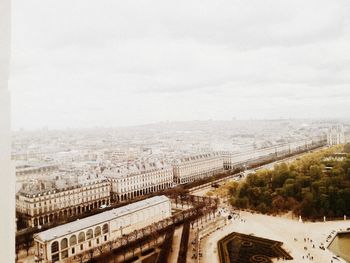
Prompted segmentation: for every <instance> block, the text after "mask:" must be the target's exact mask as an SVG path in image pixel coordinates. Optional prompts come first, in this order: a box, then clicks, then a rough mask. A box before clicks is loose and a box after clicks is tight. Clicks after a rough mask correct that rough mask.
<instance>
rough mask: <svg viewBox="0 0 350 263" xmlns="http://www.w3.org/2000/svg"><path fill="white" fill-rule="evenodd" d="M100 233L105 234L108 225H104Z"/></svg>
mask: <svg viewBox="0 0 350 263" xmlns="http://www.w3.org/2000/svg"><path fill="white" fill-rule="evenodd" d="M102 233H103V234H107V233H108V224H104V225H103V227H102Z"/></svg>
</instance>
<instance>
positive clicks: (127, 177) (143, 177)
mask: <svg viewBox="0 0 350 263" xmlns="http://www.w3.org/2000/svg"><path fill="white" fill-rule="evenodd" d="M102 175H103V176H104V177H106V178H107V179H108V180H109V181H110V182H111V198H112V199H113V200H115V201H117V202H119V201H124V200H128V199H133V198H134V197H137V196H141V195H145V194H149V193H152V192H157V191H160V190H164V189H167V188H170V187H172V185H173V169H172V166H171V165H170V164H168V163H166V162H164V161H160V160H156V161H135V162H131V163H124V164H120V165H117V166H113V167H110V168H107V169H105V170H104V171H103V173H102Z"/></svg>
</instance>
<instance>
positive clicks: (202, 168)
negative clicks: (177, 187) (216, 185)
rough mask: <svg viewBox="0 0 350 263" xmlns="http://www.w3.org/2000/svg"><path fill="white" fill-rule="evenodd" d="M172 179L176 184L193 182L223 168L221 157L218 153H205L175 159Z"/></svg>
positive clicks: (219, 171)
mask: <svg viewBox="0 0 350 263" xmlns="http://www.w3.org/2000/svg"><path fill="white" fill-rule="evenodd" d="M172 165H173V171H174V180H175V182H176V183H178V184H185V183H189V182H193V181H195V180H198V179H202V178H205V177H209V176H212V175H215V174H218V173H221V172H222V171H223V170H224V163H223V158H222V156H220V155H219V154H218V153H206V154H198V155H192V156H188V157H183V158H179V159H175V160H174V161H173V164H172Z"/></svg>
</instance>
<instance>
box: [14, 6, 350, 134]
mask: <svg viewBox="0 0 350 263" xmlns="http://www.w3.org/2000/svg"><path fill="white" fill-rule="evenodd" d="M349 11H350V5H349V3H348V1H345V0H344V1H341V0H336V1H334V0H329V1H328V0H312V1H302V0H295V1H286V0H268V1H259V0H252V1H243V0H240V1H237V0H235V1H199V0H196V1H176V2H168V1H160V0H157V1H145V0H143V1H111V0H103V1H99V2H96V1H90V0H84V1H83V0H76V1H68V0H62V1H53V0H47V1H44V2H43V1H39V0H25V1H24V0H15V1H14V2H13V19H12V20H13V32H12V34H13V41H12V43H13V48H12V69H11V83H10V87H11V90H12V92H13V113H14V126H15V127H21V126H28V127H29V126H30V127H38V126H42V125H46V124H50V125H51V126H57V127H65V126H67V125H68V126H69V125H78V124H79V123H81V125H89V123H90V122H94V123H101V124H105V125H118V124H122V125H126V124H133V123H136V124H137V123H139V122H140V123H147V122H150V121H157V120H175V119H176V120H178V119H181V118H186V119H200V118H204V119H207V118H209V117H210V118H213V119H221V118H222V117H223V116H225V117H227V118H231V117H230V116H231V113H232V112H233V111H234V112H235V114H234V115H235V116H242V117H251V116H255V112H256V111H260V115H259V116H264V117H269V116H275V115H276V114H275V113H274V112H276V110H277V111H278V112H279V113H280V114H282V115H283V116H298V117H303V116H304V117H305V116H308V115H309V111H310V107H311V106H312V107H313V108H322V109H325V108H327V109H329V113H327V114H334V115H337V114H338V115H339V114H341V113H339V112H340V110H341V111H349V110H350V105H346V103H345V102H344V101H346V100H349V99H350V94H349V89H348V86H349V83H350V74H349V73H350V72H349V71H350V62H349V61H350V23H349V22H350V18H349V17H348V15H347V14H349ZM259 99H260V100H261V99H263V100H264V102H265V103H267V104H268V105H269V106H262V104H261V102H260V101H259ZM230 101H233V102H234V103H236V104H235V105H234V106H233V105H231V104H230ZM278 101H280V103H279V102H278ZM301 102H303V103H304V104H300V103H301ZM327 103H328V104H327ZM179 105H181V108H179ZM257 105H259V106H258V107H257ZM310 105H311V106H310ZM327 105H332V107H330V106H329V107H328V106H327ZM334 105H336V107H334ZM296 106H297V107H296ZM157 107H158V108H160V109H161V111H162V112H159V109H158V108H157ZM126 108H127V109H128V110H127V111H126V110H125V109H126ZM281 108H282V109H281ZM250 110H251V111H250ZM312 112H313V113H312ZM319 113H320V111H317V110H312V111H310V114H311V115H310V116H313V117H322V116H324V114H323V113H322V114H319ZM110 115H113V116H114V118H112V117H110ZM207 116H208V117H207ZM89 118H90V119H92V120H93V121H90V122H89ZM79 120H81V121H79Z"/></svg>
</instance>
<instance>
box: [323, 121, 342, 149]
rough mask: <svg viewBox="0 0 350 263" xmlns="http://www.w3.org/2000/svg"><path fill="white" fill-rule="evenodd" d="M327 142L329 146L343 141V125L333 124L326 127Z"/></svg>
mask: <svg viewBox="0 0 350 263" xmlns="http://www.w3.org/2000/svg"><path fill="white" fill-rule="evenodd" d="M327 143H328V145H329V146H332V145H338V144H342V143H345V134H344V127H343V126H342V125H334V126H332V127H330V128H329V129H328V133H327Z"/></svg>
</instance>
